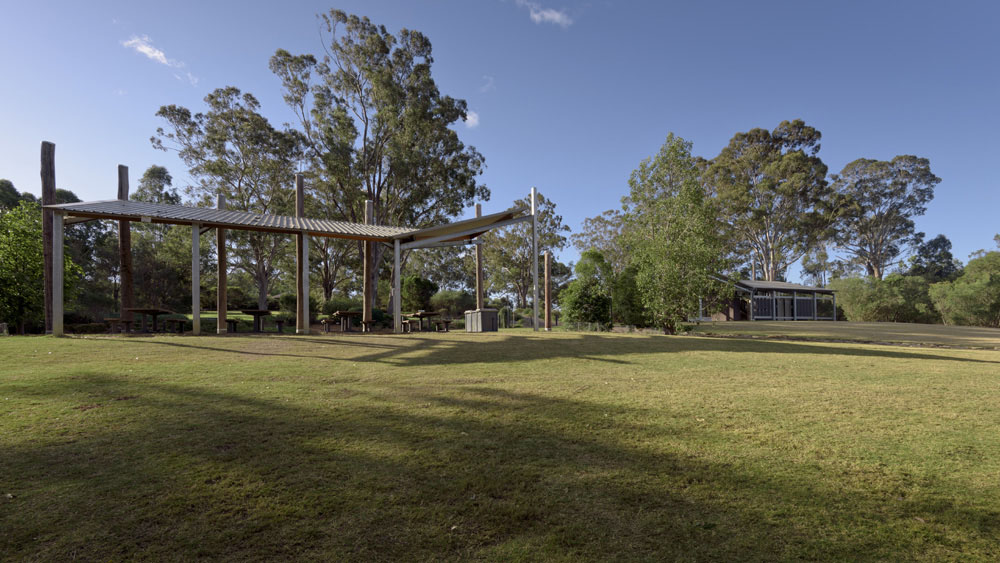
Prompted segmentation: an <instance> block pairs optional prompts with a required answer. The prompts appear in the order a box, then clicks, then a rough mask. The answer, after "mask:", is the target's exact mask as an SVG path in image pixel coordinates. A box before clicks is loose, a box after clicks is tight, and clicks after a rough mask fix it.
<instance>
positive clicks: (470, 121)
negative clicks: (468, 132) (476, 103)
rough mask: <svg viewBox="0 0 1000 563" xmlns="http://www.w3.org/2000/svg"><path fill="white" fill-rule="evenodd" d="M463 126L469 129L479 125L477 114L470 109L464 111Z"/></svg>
mask: <svg viewBox="0 0 1000 563" xmlns="http://www.w3.org/2000/svg"><path fill="white" fill-rule="evenodd" d="M465 126H466V127H468V128H469V129H474V128H476V127H479V114H478V113H476V112H474V111H472V110H471V109H470V110H469V111H467V112H465Z"/></svg>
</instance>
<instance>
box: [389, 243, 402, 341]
mask: <svg viewBox="0 0 1000 563" xmlns="http://www.w3.org/2000/svg"><path fill="white" fill-rule="evenodd" d="M401 286H402V284H401V283H400V280H399V239H396V240H394V241H393V244H392V330H393V332H395V333H396V334H400V333H402V332H403V313H402V308H403V304H402V303H403V299H402V297H401V296H400V289H401Z"/></svg>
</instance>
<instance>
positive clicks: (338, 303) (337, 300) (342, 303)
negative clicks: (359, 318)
mask: <svg viewBox="0 0 1000 563" xmlns="http://www.w3.org/2000/svg"><path fill="white" fill-rule="evenodd" d="M362 309H364V307H363V305H362V303H361V300H360V299H356V298H352V297H343V296H340V297H338V296H333V297H331V298H329V299H327V300H326V301H325V302H324V303H323V313H324V314H327V315H332V314H333V313H334V311H361V310H362Z"/></svg>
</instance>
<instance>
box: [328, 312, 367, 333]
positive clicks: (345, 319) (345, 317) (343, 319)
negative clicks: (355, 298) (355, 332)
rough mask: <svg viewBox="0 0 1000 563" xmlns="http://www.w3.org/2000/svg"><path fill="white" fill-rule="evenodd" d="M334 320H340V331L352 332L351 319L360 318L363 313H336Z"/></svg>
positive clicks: (334, 313)
mask: <svg viewBox="0 0 1000 563" xmlns="http://www.w3.org/2000/svg"><path fill="white" fill-rule="evenodd" d="M331 316H332V317H334V318H337V319H340V331H341V332H350V331H351V317H360V316H361V311H334V312H333V315H331Z"/></svg>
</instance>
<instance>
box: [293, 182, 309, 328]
mask: <svg viewBox="0 0 1000 563" xmlns="http://www.w3.org/2000/svg"><path fill="white" fill-rule="evenodd" d="M305 214H306V193H305V183H304V181H303V178H302V174H296V175H295V217H296V218H299V219H301V218H303V217H305ZM295 303H296V307H295V310H296V312H295V333H296V334H309V235H307V234H306V233H305V231H303V232H301V233H298V234H296V235H295Z"/></svg>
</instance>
